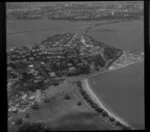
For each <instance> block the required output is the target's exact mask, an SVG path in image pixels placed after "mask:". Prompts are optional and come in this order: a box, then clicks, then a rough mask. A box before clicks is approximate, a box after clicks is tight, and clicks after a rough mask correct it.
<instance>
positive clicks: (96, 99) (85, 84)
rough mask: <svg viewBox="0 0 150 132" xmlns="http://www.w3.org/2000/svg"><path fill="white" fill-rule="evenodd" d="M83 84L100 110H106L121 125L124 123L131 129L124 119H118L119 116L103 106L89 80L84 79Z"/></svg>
mask: <svg viewBox="0 0 150 132" xmlns="http://www.w3.org/2000/svg"><path fill="white" fill-rule="evenodd" d="M82 83H83V88H84V89H86V91H87V93H89V95H90V96H91V99H92V100H94V102H95V103H96V104H98V105H99V107H100V108H102V109H103V110H105V111H106V112H107V113H108V115H109V116H110V117H113V118H115V119H116V121H119V122H120V123H122V124H124V125H126V126H128V127H131V126H130V125H129V124H128V123H127V122H126V121H124V120H123V119H121V118H120V117H118V116H117V115H115V114H114V113H112V112H111V111H110V110H109V109H107V108H106V107H105V106H104V105H103V103H102V101H101V100H100V99H98V97H97V96H96V95H95V93H94V92H93V91H92V90H91V88H90V86H89V83H88V79H84V80H83V82H82Z"/></svg>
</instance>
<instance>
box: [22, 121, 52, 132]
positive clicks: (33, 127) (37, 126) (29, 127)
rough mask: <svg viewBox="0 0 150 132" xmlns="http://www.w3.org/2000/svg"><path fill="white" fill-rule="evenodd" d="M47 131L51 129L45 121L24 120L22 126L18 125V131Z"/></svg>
mask: <svg viewBox="0 0 150 132" xmlns="http://www.w3.org/2000/svg"><path fill="white" fill-rule="evenodd" d="M46 131H47V132H48V131H51V128H50V127H49V126H47V125H46V124H45V123H36V122H34V123H30V122H25V123H23V125H22V126H20V127H19V132H46Z"/></svg>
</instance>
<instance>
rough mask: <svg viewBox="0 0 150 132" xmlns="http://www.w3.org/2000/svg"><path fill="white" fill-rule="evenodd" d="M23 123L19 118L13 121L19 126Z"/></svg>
mask: <svg viewBox="0 0 150 132" xmlns="http://www.w3.org/2000/svg"><path fill="white" fill-rule="evenodd" d="M22 123H23V120H22V119H21V118H17V119H16V120H15V125H21V124H22Z"/></svg>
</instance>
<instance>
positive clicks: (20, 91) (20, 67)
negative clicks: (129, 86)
mask: <svg viewBox="0 0 150 132" xmlns="http://www.w3.org/2000/svg"><path fill="white" fill-rule="evenodd" d="M143 60H144V53H143V52H141V51H131V50H123V49H118V48H116V47H113V46H109V45H107V44H105V43H103V42H99V41H96V40H94V39H93V38H92V37H91V36H89V35H87V34H77V33H62V34H56V35H53V36H50V37H47V39H46V40H43V41H41V42H40V43H39V44H35V45H33V46H22V47H20V48H17V47H15V48H12V49H9V50H8V51H7V77H8V80H7V81H8V87H7V90H8V105H9V109H8V111H9V113H8V114H9V115H8V116H9V119H10V118H12V117H13V114H14V113H17V112H21V111H25V110H26V109H28V108H29V107H31V106H32V105H33V104H34V103H35V102H37V101H36V99H35V98H34V96H32V93H33V92H35V91H37V90H41V91H42V90H45V89H47V88H48V87H49V86H51V85H54V86H57V85H59V84H61V83H62V82H63V81H64V80H66V79H67V80H68V81H70V82H72V83H73V85H75V87H77V89H78V92H79V94H80V95H81V96H82V97H83V98H84V99H85V100H86V101H87V102H88V103H89V105H91V107H92V109H94V111H97V113H98V114H99V116H100V117H102V118H105V117H107V118H106V119H104V120H105V121H107V122H108V123H110V125H111V126H113V127H115V128H116V129H119V130H120V129H123V130H128V129H131V128H130V126H129V125H127V124H124V122H121V121H120V119H118V118H117V117H112V115H111V114H108V113H107V111H106V110H105V109H103V108H100V107H101V106H102V105H100V106H99V105H98V104H97V103H95V102H94V101H93V99H92V97H93V95H92V91H88V88H86V86H84V85H87V83H85V82H86V81H85V79H87V78H90V77H94V76H97V75H99V74H102V73H105V72H109V71H112V70H115V69H118V68H121V67H124V66H127V65H130V64H134V63H137V62H142V61H143ZM82 80H83V81H82ZM89 94H91V95H92V97H91V95H89ZM27 96H28V97H27ZM44 97H45V96H44V95H41V97H39V98H38V100H39V101H40V100H41V99H43V98H44ZM26 98H28V99H26ZM16 104H17V105H16Z"/></svg>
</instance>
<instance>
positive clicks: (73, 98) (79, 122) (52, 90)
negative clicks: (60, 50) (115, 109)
mask: <svg viewBox="0 0 150 132" xmlns="http://www.w3.org/2000/svg"><path fill="white" fill-rule="evenodd" d="M45 92H46V93H47V96H48V98H49V100H50V101H49V102H48V103H44V102H41V103H40V104H39V109H37V110H34V109H31V108H30V109H28V110H27V111H26V112H23V113H18V115H16V117H19V118H22V119H23V121H28V122H44V123H46V124H47V125H48V126H50V128H52V129H53V130H55V131H60V130H64V131H65V130H109V129H112V128H110V127H109V126H108V125H107V124H106V123H105V122H104V121H103V120H101V119H99V118H98V117H97V116H96V115H95V114H94V113H93V112H91V111H90V110H89V109H88V108H87V107H86V105H85V104H84V102H83V101H82V100H81V99H80V98H79V97H78V95H77V94H76V92H75V90H74V88H73V86H72V84H68V83H66V82H64V83H63V84H61V85H59V86H56V87H55V86H52V87H49V88H48V89H47V90H46V91H45ZM66 95H69V96H70V99H65V98H64V97H65V96H66ZM79 101H80V102H82V105H77V103H78V102H79ZM26 113H28V114H29V115H30V117H29V118H26V116H25V115H26ZM14 119H15V118H14ZM14 119H12V120H10V122H11V121H13V120H14ZM18 128H19V126H17V125H11V126H10V127H9V131H10V132H12V131H13V132H17V129H18Z"/></svg>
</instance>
